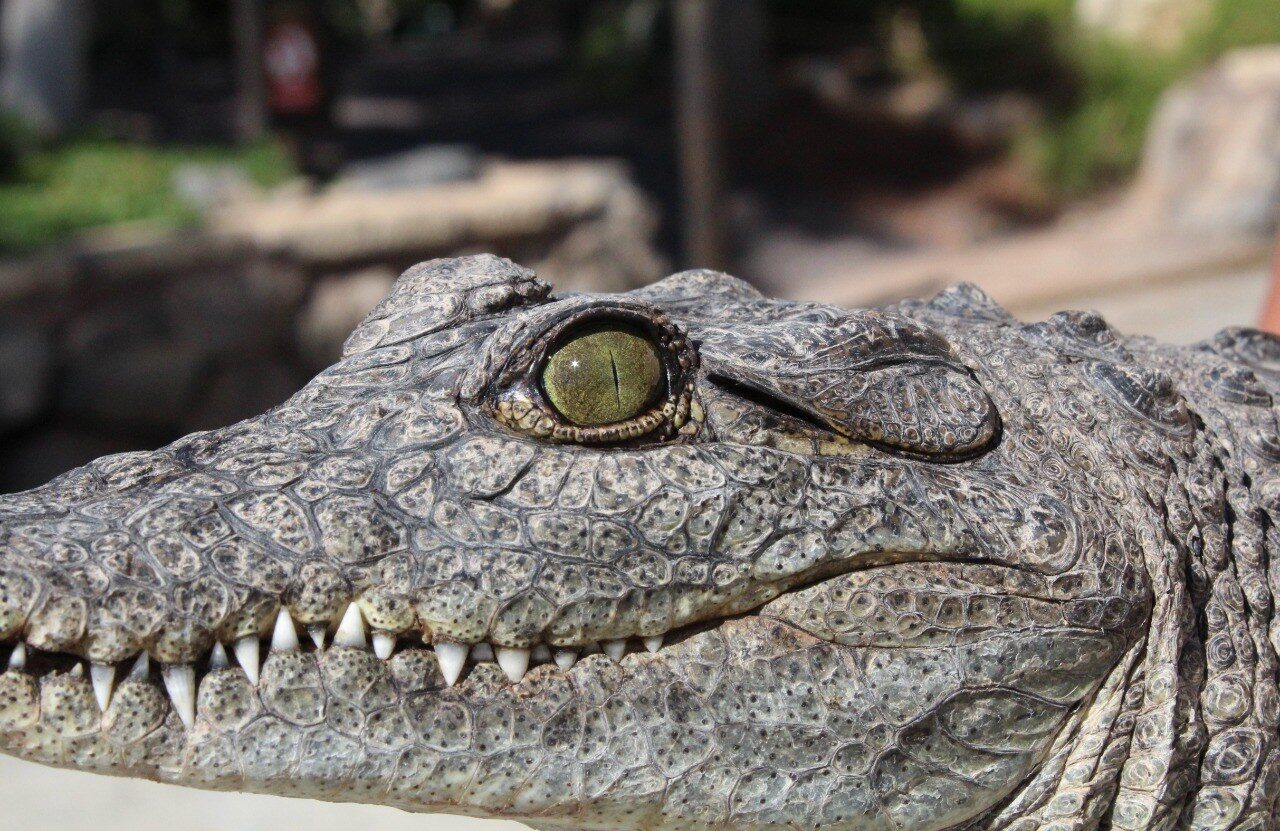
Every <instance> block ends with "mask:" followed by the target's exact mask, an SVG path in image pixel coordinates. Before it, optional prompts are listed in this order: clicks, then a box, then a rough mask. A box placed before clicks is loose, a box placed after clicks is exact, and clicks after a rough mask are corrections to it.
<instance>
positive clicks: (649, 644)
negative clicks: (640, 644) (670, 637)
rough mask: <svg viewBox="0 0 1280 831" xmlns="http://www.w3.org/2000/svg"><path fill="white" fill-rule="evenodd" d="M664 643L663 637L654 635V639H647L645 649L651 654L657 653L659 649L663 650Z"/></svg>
mask: <svg viewBox="0 0 1280 831" xmlns="http://www.w3.org/2000/svg"><path fill="white" fill-rule="evenodd" d="M662 641H663V636H662V635H654V636H653V637H650V638H645V639H644V648H645V649H647V650H649V651H650V652H657V651H658V650H659V649H661V648H662Z"/></svg>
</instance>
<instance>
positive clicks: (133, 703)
mask: <svg viewBox="0 0 1280 831" xmlns="http://www.w3.org/2000/svg"><path fill="white" fill-rule="evenodd" d="M574 361H577V362H578V363H577V364H574V363H573V362H574ZM1277 389H1280V341H1277V340H1276V339H1274V338H1271V337H1269V336H1267V335H1263V334H1260V333H1258V332H1253V331H1248V330H1233V331H1227V332H1223V333H1222V334H1220V335H1219V336H1218V337H1216V338H1215V339H1213V340H1212V341H1211V342H1208V343H1204V344H1201V345H1198V346H1194V347H1189V348H1181V347H1170V346H1163V345H1159V344H1156V343H1153V342H1151V341H1148V340H1143V339H1134V338H1126V337H1122V336H1120V335H1118V334H1116V333H1115V332H1114V331H1112V330H1111V329H1110V328H1108V326H1107V325H1106V324H1105V323H1104V322H1103V321H1102V320H1101V319H1099V318H1097V317H1096V316H1094V315H1089V314H1082V313H1062V314H1059V315H1056V316H1054V317H1053V318H1051V319H1050V320H1048V321H1046V322H1044V323H1038V324H1032V325H1023V324H1021V323H1019V322H1018V321H1016V320H1014V319H1013V318H1011V317H1010V316H1009V315H1008V314H1007V313H1005V312H1004V311H1003V310H1001V309H1000V308H998V307H997V306H995V305H994V304H993V303H991V302H990V301H989V300H988V299H986V298H985V297H984V296H983V295H982V294H981V293H979V292H978V291H977V290H975V289H972V288H969V287H961V288H958V289H953V290H950V291H947V292H944V293H942V294H941V295H939V296H937V297H935V298H934V299H933V300H931V301H928V302H907V303H902V304H900V305H899V306H897V307H895V308H892V309H887V310H855V311H849V310H843V309H837V308H832V307H829V306H822V305H816V304H797V303H785V302H778V301H772V300H768V299H765V298H763V297H761V296H760V295H759V294H757V293H756V292H755V291H754V290H752V289H750V288H749V287H747V286H746V285H745V284H743V283H741V282H738V281H737V280H734V279H733V278H730V277H727V276H724V275H721V274H714V273H709V272H688V273H685V274H680V275H676V276H674V277H671V278H669V279H667V280H664V281H662V282H660V283H657V284H656V285H653V286H650V287H648V288H645V289H641V290H638V291H633V292H630V293H628V294H625V295H618V296H613V295H582V294H575V295H569V296H564V297H557V296H555V295H553V294H551V292H550V288H549V287H548V286H547V285H546V284H544V283H542V282H540V281H539V280H537V279H536V278H535V277H534V275H533V274H532V273H531V272H529V271H527V270H525V269H522V268H520V267H518V266H516V265H514V264H512V263H510V262H507V261H505V260H500V259H497V258H493V257H472V258H466V259H458V260H440V261H433V262H429V263H424V264H422V265H419V266H416V267H414V268H412V269H410V270H409V271H408V272H406V273H405V274H404V275H403V276H402V277H401V278H400V280H399V282H398V283H397V284H396V286H395V288H394V289H393V290H392V292H391V294H390V295H389V296H388V298H387V299H386V300H385V301H384V302H383V303H382V304H381V305H380V306H378V308H377V309H375V310H374V311H373V312H372V314H371V315H370V316H369V318H368V319H367V320H366V321H365V322H364V323H363V324H362V325H361V326H360V327H359V329H357V330H356V331H355V332H354V333H353V334H352V336H351V337H350V339H349V340H348V342H347V346H346V350H345V355H344V357H343V358H342V360H341V361H340V362H339V363H337V364H336V365H334V366H333V367H331V368H330V369H328V370H326V371H325V372H323V373H322V374H321V375H320V376H319V377H317V378H316V379H315V380H314V381H312V382H311V383H310V384H308V385H307V387H306V388H304V389H303V390H302V391H301V392H299V393H298V394H297V395H295V396H294V397H293V398H292V399H290V400H289V401H288V402H286V403H285V404H283V405H281V406H279V407H277V408H276V409H274V410H272V411H270V412H268V413H266V414H264V415H262V416H260V417H258V418H255V419H251V420H249V421H245V422H242V423H240V424H237V425H234V426H232V427H228V428H226V429H222V430H215V431H211V432H206V433H199V434H195V435H192V436H188V437H186V438H184V439H181V440H179V441H177V442H175V443H173V444H172V445H170V446H168V447H166V448H163V449H161V450H158V451H155V452H153V453H130V454H124V455H119V456H111V457H108V458H104V459H100V460H98V461H96V462H94V463H92V464H90V465H87V466H85V467H83V468H80V469H78V470H74V471H71V472H70V473H67V474H65V475H63V476H60V477H59V478H57V479H55V480H54V481H52V482H50V483H49V484H48V485H46V486H44V487H41V488H37V489H35V490H32V491H29V492H26V493H21V494H15V495H11V496H7V497H0V641H3V642H4V643H7V644H9V645H10V648H9V650H8V651H7V653H6V654H4V655H0V659H6V658H7V664H6V663H5V662H4V661H0V666H7V670H6V671H4V672H3V674H0V749H3V750H4V751H5V752H7V753H11V754H13V755H16V756H20V757H22V758H25V759H30V760H34V761H38V762H44V763H48V764H54V765H62V766H74V767H78V768H82V769H85V770H95V771H101V772H104V773H112V774H118V775H129V776H137V777H145V778H151V779H158V780H162V781H167V782H175V783H181V784H186V785H192V786H197V787H206V788H216V789H219V790H234V789H238V790H244V791H260V792H267V793H275V794H284V795H292V796H301V797H311V798H317V799H327V800H344V801H357V802H373V803H380V804H386V805H393V806H397V807H400V808H403V809H407V810H412V811H442V812H453V813H468V814H475V815H482V816H496V817H509V818H514V819H518V820H521V821H523V822H526V823H529V824H531V825H534V826H537V827H540V828H566V829H567V828H580V829H606V828H607V829H668V828H669V829H690V828H693V829H765V828H784V827H785V828H791V829H818V828H822V829H831V831H840V830H841V829H847V830H848V831H856V830H857V829H866V830H867V831H871V830H872V829H885V828H893V829H899V831H936V830H937V829H953V828H954V829H961V828H963V829H992V830H993V831H994V830H995V829H1009V830H1010V831H1033V829H1042V830H1043V831H1049V829H1054V831H1059V829H1061V831H1068V830H1070V831H1089V829H1102V828H1107V829H1118V830H1119V829H1123V830H1124V831H1157V829H1192V828H1195V829H1229V828H1231V829H1234V828H1239V829H1263V830H1264V831H1265V830H1266V829H1273V828H1275V827H1276V823H1275V805H1276V796H1277V789H1278V788H1280V747H1277V738H1278V735H1277V718H1278V717H1280V699H1278V696H1277V658H1276V643H1277V641H1278V640H1280V628H1278V627H1280V621H1278V620H1277V618H1276V617H1275V614H1274V596H1273V595H1274V591H1275V587H1276V586H1277V583H1278V581H1280V577H1278V576H1277V575H1278V574H1280V570H1278V568H1277V566H1276V565H1275V562H1277V561H1278V560H1277V559H1276V558H1275V557H1273V552H1277V551H1280V547H1277V533H1280V532H1277V530H1276V529H1277V527H1278V526H1277V522H1276V519H1277V511H1278V510H1280V438H1278V431H1277V424H1276V409H1275V402H1274V398H1273V397H1274V395H1275V394H1276V391H1277ZM86 664H87V669H88V671H87V672H86V671H85V669H86Z"/></svg>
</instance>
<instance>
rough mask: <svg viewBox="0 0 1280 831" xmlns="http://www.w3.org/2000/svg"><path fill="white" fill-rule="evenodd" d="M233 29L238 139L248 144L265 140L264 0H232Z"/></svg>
mask: <svg viewBox="0 0 1280 831" xmlns="http://www.w3.org/2000/svg"><path fill="white" fill-rule="evenodd" d="M231 29H232V32H231V37H232V42H233V49H234V55H233V60H234V61H235V77H236V112H235V120H236V123H235V130H236V138H237V139H238V140H239V141H241V142H243V143H246V144H248V143H251V142H254V141H257V140H258V139H260V138H262V136H263V134H264V133H265V132H266V129H267V93H266V86H265V82H264V81H263V74H262V2H261V0H232V3H231Z"/></svg>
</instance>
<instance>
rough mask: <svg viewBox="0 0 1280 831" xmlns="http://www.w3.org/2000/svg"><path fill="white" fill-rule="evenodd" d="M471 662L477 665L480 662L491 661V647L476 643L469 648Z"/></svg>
mask: <svg viewBox="0 0 1280 831" xmlns="http://www.w3.org/2000/svg"><path fill="white" fill-rule="evenodd" d="M471 660H473V661H475V662H476V663H477V664H478V663H480V662H481V661H492V660H493V647H492V646H490V645H489V644H487V643H478V644H476V645H475V646H473V647H471Z"/></svg>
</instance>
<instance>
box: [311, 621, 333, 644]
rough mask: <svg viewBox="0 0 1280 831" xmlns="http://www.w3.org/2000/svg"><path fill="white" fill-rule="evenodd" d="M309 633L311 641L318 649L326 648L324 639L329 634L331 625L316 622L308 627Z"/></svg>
mask: <svg viewBox="0 0 1280 831" xmlns="http://www.w3.org/2000/svg"><path fill="white" fill-rule="evenodd" d="M307 634H308V635H310V636H311V642H312V643H313V644H315V645H316V649H324V639H325V638H326V637H328V636H329V627H327V626H325V625H324V624H323V623H316V624H313V625H311V626H308V627H307Z"/></svg>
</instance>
